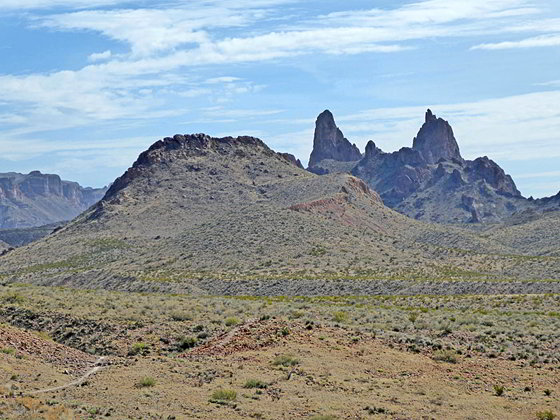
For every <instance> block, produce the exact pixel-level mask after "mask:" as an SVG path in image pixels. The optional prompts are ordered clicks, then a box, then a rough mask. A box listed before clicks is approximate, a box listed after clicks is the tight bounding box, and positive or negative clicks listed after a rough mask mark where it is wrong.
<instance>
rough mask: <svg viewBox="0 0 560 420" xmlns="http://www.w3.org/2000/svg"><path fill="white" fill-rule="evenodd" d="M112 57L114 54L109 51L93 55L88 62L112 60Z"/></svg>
mask: <svg viewBox="0 0 560 420" xmlns="http://www.w3.org/2000/svg"><path fill="white" fill-rule="evenodd" d="M112 55H113V53H112V52H111V50H107V51H104V52H101V53H93V54H90V55H89V56H88V61H104V60H108V59H109V58H111V56H112Z"/></svg>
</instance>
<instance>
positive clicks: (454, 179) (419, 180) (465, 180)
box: [309, 110, 560, 224]
mask: <svg viewBox="0 0 560 420" xmlns="http://www.w3.org/2000/svg"><path fill="white" fill-rule="evenodd" d="M324 114H325V113H323V114H321V116H323V115H324ZM328 115H332V114H330V113H328ZM321 116H320V117H319V120H318V122H317V130H316V136H315V139H314V150H313V152H312V154H311V156H316V155H317V154H316V153H315V148H317V149H318V150H320V151H321V153H320V156H325V158H324V159H323V160H321V161H317V160H316V159H315V160H314V161H313V164H312V165H311V164H310V167H309V170H310V171H311V172H314V173H318V174H326V173H332V172H345V171H348V172H350V173H352V174H353V175H355V176H357V177H359V178H361V179H363V180H364V181H365V182H367V183H368V185H369V186H370V187H371V188H372V189H373V190H375V191H377V192H378V193H379V194H380V195H381V197H382V199H383V202H384V203H385V204H386V205H387V206H389V207H391V208H393V209H395V210H397V211H398V212H400V213H402V214H405V215H407V216H409V217H412V218H414V219H418V220H425V221H431V222H439V223H458V224H462V223H480V222H484V223H498V222H503V221H506V220H507V219H508V218H510V217H512V216H513V215H516V214H519V213H522V212H525V211H531V210H532V211H533V212H536V213H538V214H542V213H543V212H544V211H550V210H557V209H560V207H559V206H558V204H560V200H559V199H555V198H550V199H543V200H529V199H526V198H524V197H523V196H522V195H521V193H520V192H519V190H518V189H517V187H516V185H515V182H514V181H513V179H512V178H511V176H509V175H507V174H506V173H505V172H504V170H503V169H502V168H500V166H499V165H498V164H497V163H496V162H494V161H492V160H491V159H489V158H488V157H486V156H485V157H480V158H477V159H475V160H473V161H469V160H465V159H463V157H462V156H461V153H460V150H459V145H458V143H457V140H456V139H455V136H454V133H453V129H452V128H451V125H450V124H449V123H448V122H447V121H445V120H443V119H442V118H437V117H436V116H435V115H434V114H433V113H432V111H431V110H428V111H427V112H426V118H425V122H424V124H423V126H422V127H421V128H420V131H419V132H418V135H417V136H416V137H415V138H414V140H413V145H412V147H403V148H402V149H400V150H399V151H396V152H393V153H386V152H383V151H382V150H381V149H379V148H378V147H377V146H376V145H375V143H374V142H373V141H370V142H369V143H368V144H367V146H366V150H365V155H364V156H363V158H361V159H360V160H357V161H356V160H355V161H352V162H348V160H347V159H341V158H339V157H338V156H339V155H338V154H337V153H334V151H335V150H334V149H333V146H332V142H331V141H330V139H331V138H332V137H333V136H334V135H335V133H336V136H337V137H339V138H344V136H343V135H342V133H341V131H340V129H339V128H338V127H337V126H336V124H335V123H334V120H333V121H332V124H330V125H328V130H330V131H328V130H326V129H324V128H321V127H322V126H324V124H321V127H320V120H322V118H323V117H321ZM317 133H318V134H317ZM346 141H347V140H346ZM347 142H348V141H347ZM348 144H349V142H348ZM329 150H330V151H331V152H330V153H329ZM353 156H354V157H356V156H357V155H353Z"/></svg>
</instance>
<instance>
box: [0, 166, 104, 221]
mask: <svg viewBox="0 0 560 420" xmlns="http://www.w3.org/2000/svg"><path fill="white" fill-rule="evenodd" d="M105 191H106V188H100V189H93V188H83V187H81V186H80V185H79V184H78V183H76V182H70V181H63V180H62V179H60V177H59V176H58V175H51V174H42V173H41V172H39V171H33V172H30V173H29V174H27V175H25V174H18V173H5V174H0V228H2V229H9V228H28V227H36V226H42V225H46V224H50V223H57V222H60V221H65V220H70V219H72V218H74V217H76V216H77V215H78V214H80V213H81V212H82V211H84V210H86V209H87V208H89V207H90V206H92V205H93V204H95V203H96V202H97V201H99V200H100V199H101V198H102V197H103V195H104V194H105Z"/></svg>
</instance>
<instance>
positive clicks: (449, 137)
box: [412, 109, 463, 164]
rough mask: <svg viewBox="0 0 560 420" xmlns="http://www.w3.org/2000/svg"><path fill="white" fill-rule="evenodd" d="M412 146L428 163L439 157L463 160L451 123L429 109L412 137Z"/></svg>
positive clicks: (436, 160) (437, 159)
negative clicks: (422, 123)
mask: <svg viewBox="0 0 560 420" xmlns="http://www.w3.org/2000/svg"><path fill="white" fill-rule="evenodd" d="M412 148H413V149H414V150H418V151H419V152H420V153H422V156H423V157H424V159H425V160H426V162H427V163H429V164H434V163H437V162H438V161H439V160H441V159H444V160H452V159H455V160H457V161H460V162H462V161H463V158H462V157H461V153H460V152H459V145H458V144H457V140H455V136H454V134H453V129H452V128H451V125H449V123H448V122H447V121H445V120H444V119H443V118H437V116H436V115H435V114H433V113H432V111H431V110H430V109H428V110H427V111H426V118H425V122H424V125H423V126H422V128H421V129H420V131H419V132H418V135H417V136H416V137H415V138H414V142H413V146H412Z"/></svg>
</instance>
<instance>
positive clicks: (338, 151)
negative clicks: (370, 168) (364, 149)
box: [309, 110, 362, 168]
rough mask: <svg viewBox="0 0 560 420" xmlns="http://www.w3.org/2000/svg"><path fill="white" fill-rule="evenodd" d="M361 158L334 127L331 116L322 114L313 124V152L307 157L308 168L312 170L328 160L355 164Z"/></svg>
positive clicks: (330, 114)
mask: <svg viewBox="0 0 560 420" xmlns="http://www.w3.org/2000/svg"><path fill="white" fill-rule="evenodd" d="M361 158H362V154H361V153H360V150H359V149H358V147H357V146H356V145H355V144H352V143H350V142H349V141H348V140H347V139H346V137H344V134H342V131H340V129H339V128H338V127H337V126H336V123H335V121H334V117H333V114H332V113H331V112H330V111H328V110H326V111H324V112H322V113H321V114H320V115H319V117H317V121H316V123H315V136H314V138H313V151H312V152H311V156H310V157H309V167H310V168H313V167H315V166H316V165H317V164H319V163H320V162H321V161H323V160H325V159H330V160H334V161H339V162H355V161H358V160H360V159H361Z"/></svg>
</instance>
